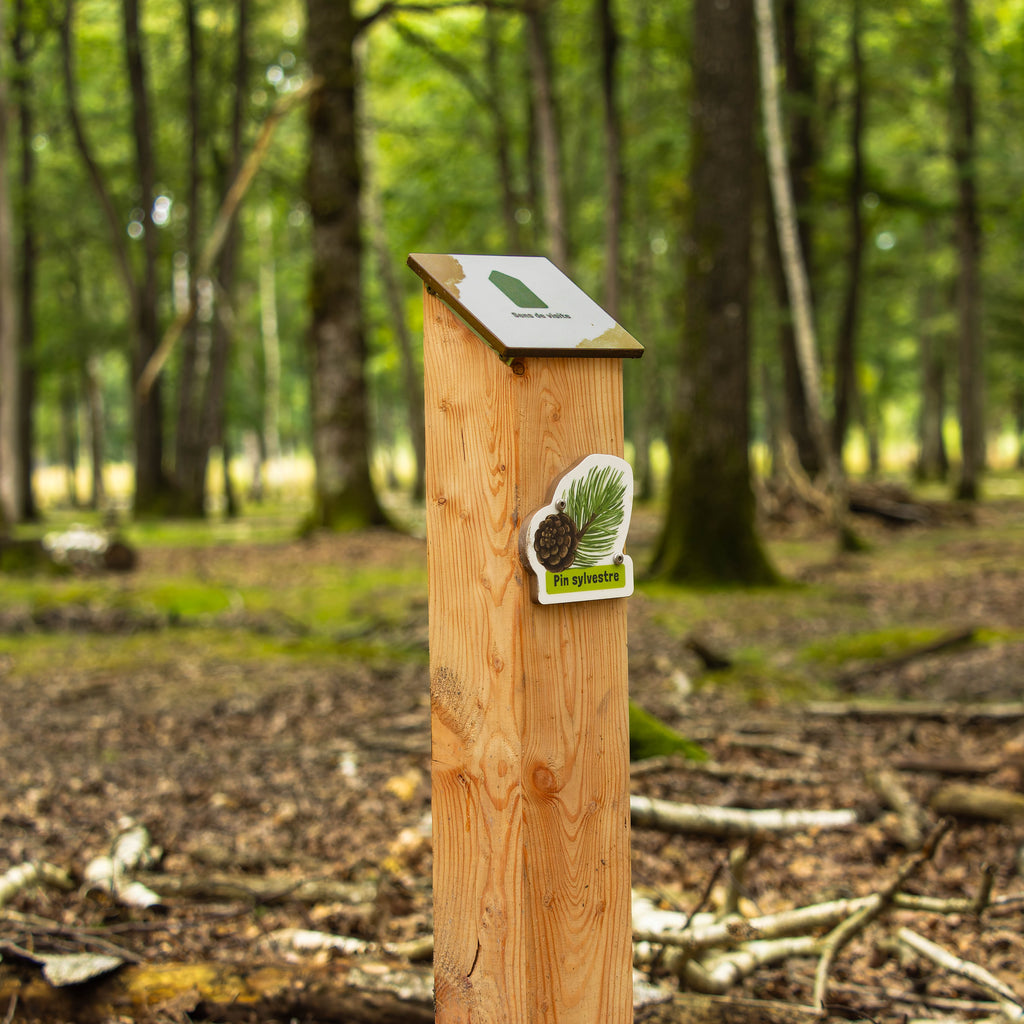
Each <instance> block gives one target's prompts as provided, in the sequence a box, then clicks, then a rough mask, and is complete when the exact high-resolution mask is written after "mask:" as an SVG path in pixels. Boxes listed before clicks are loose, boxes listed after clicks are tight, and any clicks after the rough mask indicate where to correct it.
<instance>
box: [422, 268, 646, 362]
mask: <svg viewBox="0 0 1024 1024" xmlns="http://www.w3.org/2000/svg"><path fill="white" fill-rule="evenodd" d="M408 262H409V266H410V267H412V269H413V270H415V271H416V273H417V274H419V276H420V277H421V278H423V280H424V281H425V282H426V284H427V286H428V287H429V288H431V289H432V290H433V291H434V292H435V293H436V294H437V295H438V296H439V297H440V298H441V299H442V300H443V301H444V302H445V303H446V304H447V305H448V306H449V307H450V308H451V309H452V310H454V311H455V313H457V314H458V316H460V317H461V318H462V320H463V321H464V322H465V323H466V324H467V325H468V326H469V327H470V328H471V329H472V330H473V331H474V332H475V333H476V334H477V335H478V336H479V337H480V338H482V339H483V340H484V341H485V342H487V344H488V345H490V346H491V347H492V348H494V349H496V350H497V351H498V353H499V354H500V355H502V356H504V357H506V358H513V357H515V356H590V357H595V356H597V357H600V356H618V357H636V356H641V355H643V351H644V349H643V346H642V345H641V344H640V342H638V341H637V340H636V338H634V337H633V336H632V335H631V334H629V332H628V331H626V330H625V328H623V327H620V326H619V325H618V324H617V323H616V322H615V321H614V320H613V319H612V318H611V317H610V316H609V315H608V314H607V313H606V312H605V311H604V310H603V309H602V308H601V307H600V306H599V305H598V304H597V303H596V302H594V300H593V299H591V298H590V297H589V296H588V295H587V294H586V293H585V292H584V291H582V289H580V288H579V287H578V286H577V285H575V284H574V283H573V282H572V281H570V280H569V278H568V277H566V276H565V274H563V273H562V272H561V271H560V270H559V269H558V268H557V267H556V266H555V265H554V264H553V263H552V262H551V261H550V260H547V259H545V258H544V257H543V256H471V255H440V254H427V253H413V254H412V255H411V256H410V257H409V261H408Z"/></svg>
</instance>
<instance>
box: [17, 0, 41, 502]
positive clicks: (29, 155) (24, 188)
mask: <svg viewBox="0 0 1024 1024" xmlns="http://www.w3.org/2000/svg"><path fill="white" fill-rule="evenodd" d="M25 36H26V11H25V0H16V2H15V5H14V35H13V39H12V42H11V47H12V51H13V53H14V61H15V65H16V75H15V82H14V91H15V97H16V101H17V106H18V129H19V130H18V142H19V148H20V151H21V152H20V157H21V160H20V164H21V166H20V175H19V178H20V181H19V186H20V193H21V202H20V206H19V209H20V212H21V217H20V221H21V225H20V226H21V245H20V248H21V273H20V276H19V279H18V338H19V349H20V363H21V385H20V388H19V401H20V405H21V409H20V414H21V421H20V424H19V435H18V440H19V443H20V445H21V452H20V456H19V469H20V472H21V484H20V488H19V490H20V492H21V503H22V504H21V509H20V518H21V519H23V520H25V521H31V520H35V519H38V518H39V509H38V508H37V507H36V501H35V493H34V491H33V488H32V463H33V459H32V451H33V448H34V441H35V408H36V372H35V356H34V352H35V339H36V316H35V297H36V272H37V261H38V248H39V247H38V245H37V243H36V230H35V219H34V211H35V199H34V195H33V190H34V188H35V174H36V157H35V150H34V149H33V148H32V140H33V136H34V135H35V124H34V120H35V119H34V117H33V109H32V98H31V88H30V85H31V78H30V71H29V53H28V50H27V49H26V42H25Z"/></svg>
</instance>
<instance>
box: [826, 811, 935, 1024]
mask: <svg viewBox="0 0 1024 1024" xmlns="http://www.w3.org/2000/svg"><path fill="white" fill-rule="evenodd" d="M952 824H953V823H952V822H951V821H950V820H948V819H946V820H943V821H940V822H939V823H938V825H936V827H935V828H934V829H933V830H932V832H931V834H930V835H929V836H928V838H927V839H926V840H925V842H924V844H923V845H922V847H921V849H920V850H919V851H918V852H917V853H915V854H914V855H913V856H912V857H908V858H907V860H906V861H904V863H903V864H902V866H901V867H900V870H899V871H898V872H897V873H896V877H895V878H894V879H893V880H892V881H891V882H890V883H889V885H887V886H886V888H885V889H884V890H882V891H881V892H878V893H875V894H874V895H873V896H872V897H871V902H870V903H869V904H868V905H867V906H865V907H864V908H862V909H861V910H858V911H857V912H856V913H854V914H852V915H851V916H850V917H848V918H846V920H844V921H843V922H841V923H840V924H838V925H836V927H835V928H833V929H832V931H831V932H829V934H828V935H826V936H825V938H824V940H823V942H822V947H821V948H822V955H821V959H820V960H819V961H818V967H817V970H816V971H815V972H814V994H813V996H812V999H811V1003H812V1005H813V1006H816V1007H818V1008H819V1009H822V1008H824V1006H825V990H826V988H827V986H828V975H829V971H830V970H831V968H832V963H833V962H834V960H835V958H836V957H837V956H838V955H839V953H840V951H841V950H842V949H844V948H845V947H846V945H847V944H848V943H849V942H850V941H851V940H852V939H853V938H854V936H856V935H859V934H860V933H861V932H862V931H863V930H864V929H865V928H866V927H867V926H868V925H869V924H870V923H871V922H872V921H874V920H875V919H876V918H877V917H879V916H880V915H881V914H882V913H883V911H885V910H886V908H887V907H889V906H890V905H891V904H892V902H893V900H894V899H895V897H896V895H897V893H899V892H900V891H901V890H902V889H903V887H904V886H905V885H906V884H907V882H908V881H909V880H910V879H911V878H912V877H913V876H914V875H915V874H916V873H917V872H918V871H919V870H920V869H921V868H922V867H923V866H924V865H925V864H927V863H928V861H930V860H931V859H932V858H933V857H934V856H935V851H936V850H937V849H938V847H939V843H940V842H941V841H942V839H943V837H944V836H945V835H946V833H947V832H948V831H949V830H950V828H952Z"/></svg>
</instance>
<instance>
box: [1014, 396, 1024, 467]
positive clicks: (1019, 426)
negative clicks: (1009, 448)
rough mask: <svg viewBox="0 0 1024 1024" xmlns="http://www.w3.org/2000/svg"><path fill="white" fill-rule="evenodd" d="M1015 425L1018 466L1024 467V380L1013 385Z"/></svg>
mask: <svg viewBox="0 0 1024 1024" xmlns="http://www.w3.org/2000/svg"><path fill="white" fill-rule="evenodd" d="M1013 425H1014V429H1015V430H1016V433H1017V463H1016V465H1017V468H1018V469H1024V380H1019V379H1018V381H1017V383H1016V384H1015V385H1014V387H1013Z"/></svg>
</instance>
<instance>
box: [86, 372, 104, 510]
mask: <svg viewBox="0 0 1024 1024" xmlns="http://www.w3.org/2000/svg"><path fill="white" fill-rule="evenodd" d="M83 373H84V376H85V402H86V407H87V408H88V410H89V462H90V464H91V471H92V491H91V495H90V499H89V501H90V505H91V507H92V508H93V509H100V508H102V507H103V503H104V502H105V501H106V497H107V496H106V489H105V488H104V485H103V463H104V461H105V453H104V433H103V389H102V388H101V387H100V375H99V368H98V367H97V359H96V356H94V355H90V356H88V357H87V358H86V360H85V363H84V367H83Z"/></svg>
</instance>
